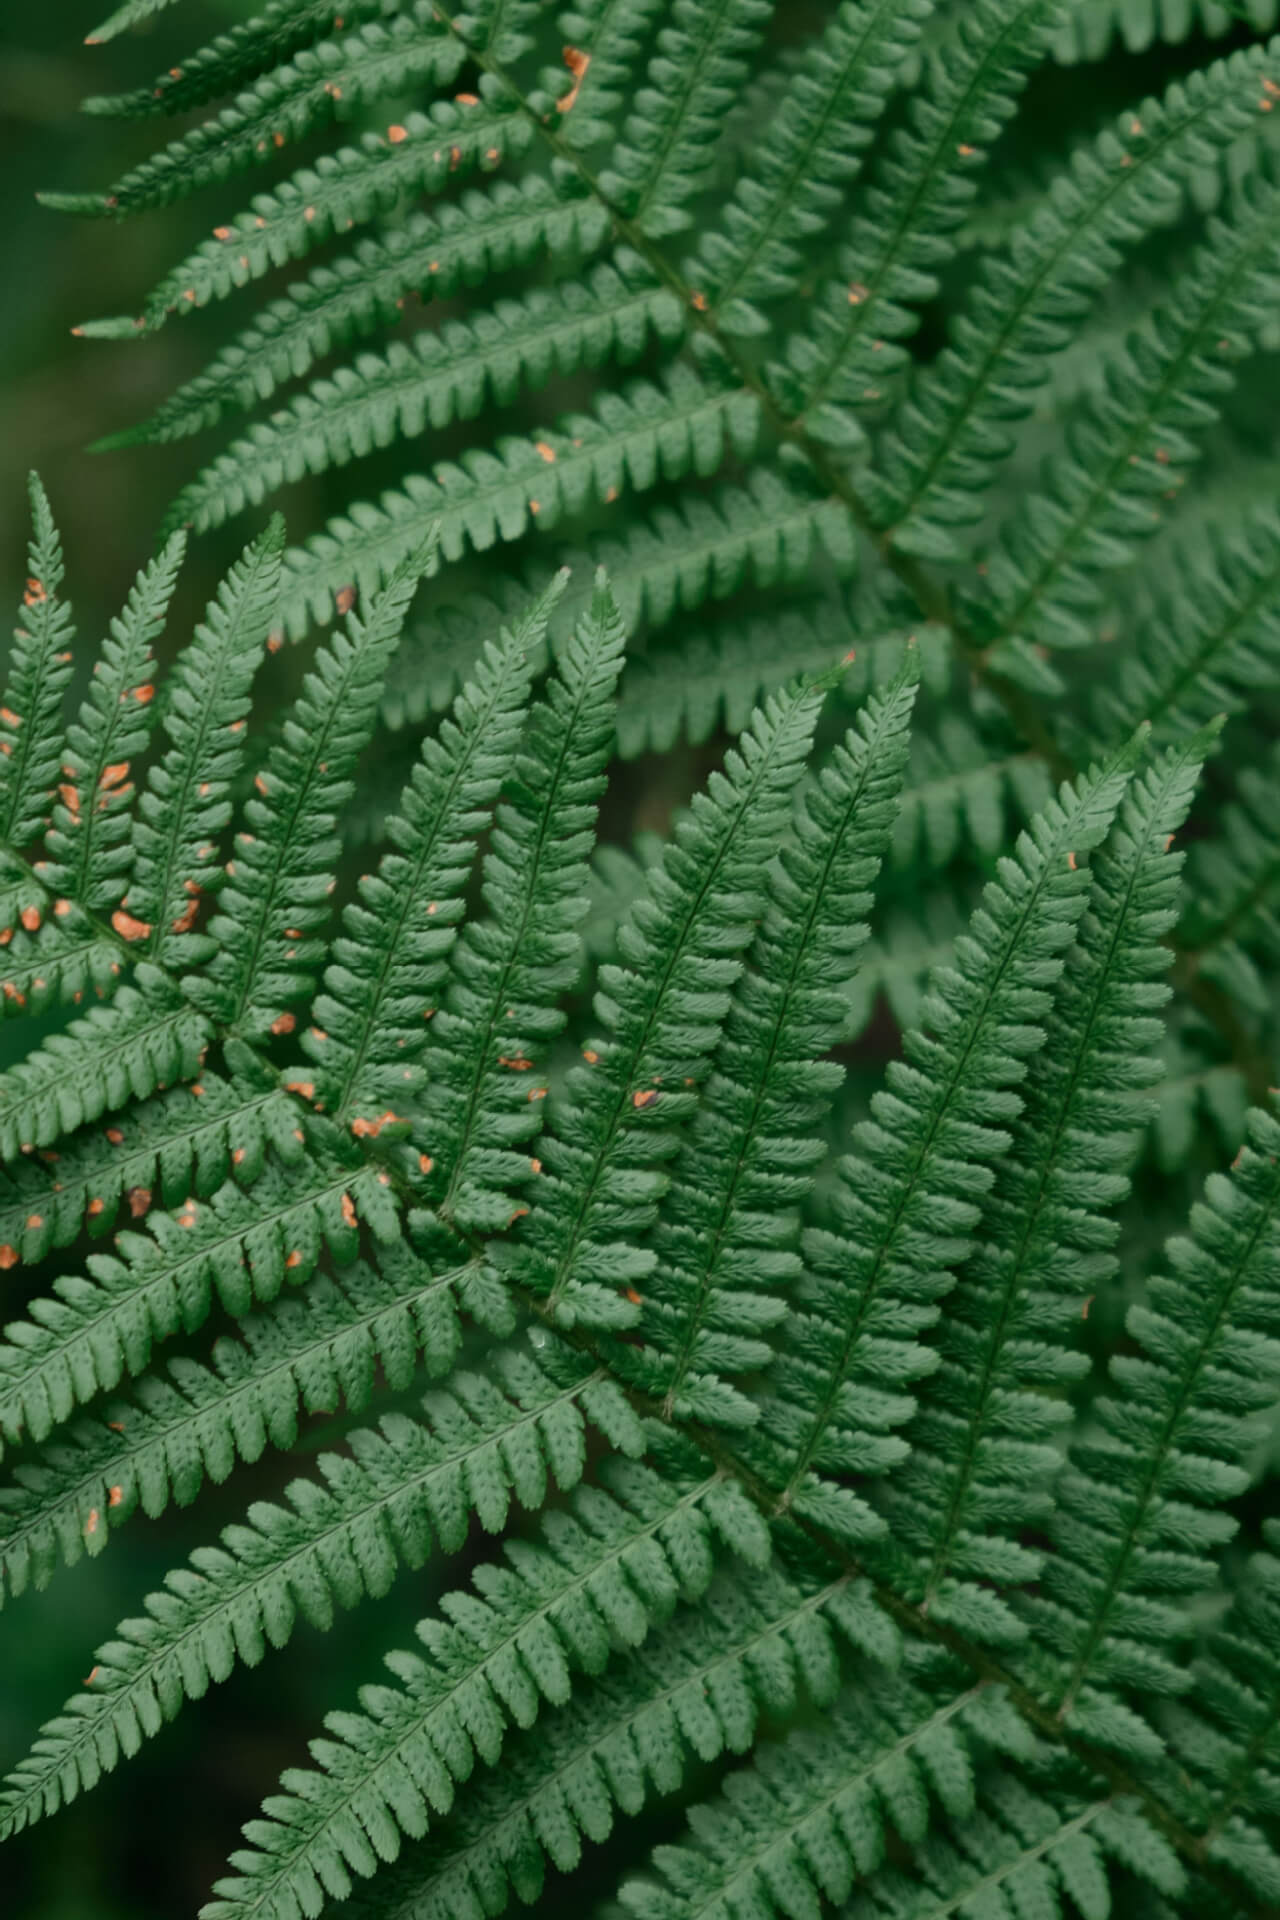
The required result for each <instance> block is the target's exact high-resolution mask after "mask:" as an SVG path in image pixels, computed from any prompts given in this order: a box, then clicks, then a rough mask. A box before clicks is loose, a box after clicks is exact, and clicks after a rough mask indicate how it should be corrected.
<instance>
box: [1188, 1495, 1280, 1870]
mask: <svg viewBox="0 0 1280 1920" xmlns="http://www.w3.org/2000/svg"><path fill="white" fill-rule="evenodd" d="M1264 1531H1265V1534H1266V1538H1267V1540H1268V1543H1269V1544H1270V1545H1271V1546H1272V1547H1273V1548H1274V1547H1276V1546H1280V1537H1278V1532H1280V1530H1278V1529H1277V1527H1276V1523H1275V1521H1274V1520H1271V1521H1268V1522H1266V1523H1265V1527H1264ZM1191 1671H1192V1680H1193V1691H1192V1693H1191V1694H1190V1696H1189V1697H1188V1699H1187V1700H1186V1702H1185V1704H1184V1703H1183V1702H1182V1701H1178V1702H1176V1703H1175V1704H1173V1705H1171V1706H1170V1708H1169V1709H1168V1712H1167V1714H1166V1715H1165V1717H1164V1728H1165V1731H1166V1733H1167V1734H1168V1736H1169V1738H1170V1743H1171V1745H1172V1747H1173V1749H1174V1751H1175V1752H1176V1754H1177V1756H1178V1759H1179V1760H1180V1762H1181V1764H1182V1766H1183V1767H1184V1768H1185V1769H1186V1774H1184V1778H1185V1777H1186V1775H1190V1776H1191V1777H1192V1778H1193V1780H1194V1782H1195V1786H1194V1790H1193V1796H1192V1798H1193V1805H1194V1811H1193V1813H1192V1818H1193V1820H1194V1822H1195V1825H1196V1827H1197V1828H1198V1829H1200V1830H1201V1831H1202V1832H1203V1836H1204V1837H1203V1839H1202V1842H1201V1849H1202V1852H1203V1855H1204V1857H1205V1858H1206V1859H1208V1860H1212V1861H1215V1862H1220V1863H1222V1864H1225V1865H1228V1866H1230V1867H1231V1868H1232V1869H1233V1871H1234V1872H1236V1873H1237V1874H1239V1876H1240V1878H1241V1879H1242V1880H1243V1881H1244V1883H1245V1885H1246V1886H1247V1887H1249V1889H1250V1891H1251V1892H1253V1893H1254V1894H1256V1895H1257V1896H1258V1898H1259V1899H1261V1900H1265V1901H1268V1902H1270V1903H1271V1904H1272V1905H1274V1904H1275V1903H1276V1901H1277V1900H1280V1848H1277V1846H1276V1844H1275V1841H1274V1839H1271V1838H1268V1834H1267V1823H1270V1824H1271V1829H1272V1833H1274V1823H1275V1821H1276V1819H1277V1816H1280V1560H1278V1559H1277V1558H1276V1556H1275V1554H1274V1552H1272V1553H1259V1554H1256V1555H1255V1556H1254V1557H1253V1559H1252V1560H1251V1561H1250V1563H1249V1566H1248V1568H1247V1570H1246V1572H1245V1574H1244V1577H1243V1579H1242V1581H1241V1584H1240V1586H1239V1589H1238V1590H1237V1593H1236V1595H1235V1598H1234V1600H1233V1601H1232V1604H1231V1608H1230V1611H1229V1612H1228V1614H1227V1616H1226V1618H1225V1619H1224V1620H1223V1621H1222V1623H1221V1625H1220V1626H1219V1627H1218V1628H1217V1629H1216V1630H1215V1631H1214V1633H1213V1634H1212V1635H1211V1637H1210V1640H1209V1644H1208V1647H1207V1648H1206V1650H1205V1651H1204V1653H1203V1654H1202V1655H1201V1657H1200V1658H1199V1659H1198V1660H1197V1661H1196V1662H1195V1664H1194V1665H1193V1667H1192V1670H1191ZM1242 1740H1243V1742H1244V1744H1243V1746H1242V1744H1241V1742H1242Z"/></svg>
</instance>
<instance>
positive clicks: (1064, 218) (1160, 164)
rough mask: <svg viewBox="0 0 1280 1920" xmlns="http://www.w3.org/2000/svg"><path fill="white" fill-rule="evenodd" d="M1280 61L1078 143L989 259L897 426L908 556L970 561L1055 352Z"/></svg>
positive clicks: (898, 494)
mask: <svg viewBox="0 0 1280 1920" xmlns="http://www.w3.org/2000/svg"><path fill="white" fill-rule="evenodd" d="M1278 59H1280V49H1277V48H1275V47H1274V46H1268V47H1250V48H1247V49H1245V50H1243V51H1241V52H1239V53H1235V54H1232V55H1231V56H1230V57H1229V58H1228V59H1226V60H1220V61H1215V62H1214V64H1213V65H1212V66H1210V67H1206V68H1204V69H1203V70H1202V71H1200V72H1197V73H1193V74H1191V75H1189V76H1188V78H1187V80H1186V82H1185V84H1184V83H1183V82H1181V81H1175V82H1174V84H1173V85H1172V86H1171V87H1170V89H1169V91H1168V93H1167V94H1166V95H1165V98H1164V99H1163V101H1155V100H1148V101H1145V102H1144V103H1143V104H1142V106H1141V107H1140V108H1138V110H1137V111H1136V112H1134V113H1129V114H1126V115H1125V116H1123V117H1122V119H1121V120H1120V121H1119V122H1118V123H1117V125H1116V126H1115V127H1114V128H1109V129H1108V130H1107V132H1106V133H1104V134H1103V135H1102V137H1101V138H1100V139H1099V140H1098V141H1097V143H1096V144H1095V145H1094V146H1093V147H1092V148H1089V149H1084V150H1081V151H1080V152H1078V153H1077V154H1076V155H1075V157H1074V159H1073V162H1072V164H1071V166H1070V168H1069V169H1068V170H1067V171H1066V172H1064V173H1063V174H1062V175H1060V176H1059V178H1058V180H1057V181H1056V182H1055V186H1054V189H1053V190H1052V192H1051V195H1050V197H1049V200H1048V201H1047V203H1046V204H1045V206H1044V207H1043V208H1042V209H1041V210H1040V211H1039V213H1038V214H1036V215H1034V216H1033V217H1032V219H1031V220H1029V221H1028V222H1027V223H1026V224H1025V226H1023V227H1022V228H1021V229H1020V230H1019V231H1018V232H1017V233H1016V234H1015V236H1014V238H1013V242H1012V245H1011V249H1010V258H1009V259H1008V260H1007V261H1005V260H1003V259H1001V258H999V257H996V258H993V259H992V260H990V261H987V262H984V265H983V270H982V272H981V274H980V277H979V281H978V284H977V286H976V288H975V291H974V294H973V296H972V299H971V301H970V306H969V311H968V313H967V315H966V317H965V322H964V325H963V327H962V329H961V331H960V332H959V334H958V335H957V338H956V341H955V343H954V344H953V345H951V346H950V347H948V348H947V349H946V351H945V352H944V353H943V354H942V356H941V357H940V358H939V360H938V362H937V363H936V365H935V366H933V367H932V368H930V369H928V371H927V372H925V373H922V374H921V376H920V378H919V380H918V381H917V382H916V384H915V387H914V388H913V391H912V393H911V395H910V396H909V398H908V399H907V401H906V402H905V403H904V405H903V407H902V408H901V409H899V411H898V414H897V416H896V418H895V420H894V421H893V423H892V424H891V430H890V433H889V436H888V438H887V439H886V442H885V444H884V445H883V446H882V447H881V449H880V457H879V461H878V471H877V473H876V474H875V476H874V478H873V480H872V483H871V488H870V498H871V505H872V510H873V512H874V515H875V519H876V524H877V525H878V526H879V527H881V528H882V529H884V531H885V534H886V537H888V538H890V539H891V540H892V542H893V543H894V545H895V546H896V547H897V548H898V549H899V550H900V551H902V552H910V553H916V554H922V555H927V556H931V557H934V558H953V557H958V555H959V552H960V549H959V546H958V543H957V541H956V538H955V535H954V534H953V532H952V529H953V528H955V527H961V526H967V525H970V524H971V523H972V522H973V521H974V520H975V519H976V518H977V517H978V515H979V514H980V512H981V508H982V500H983V496H984V494H985V493H986V491H987V490H988V488H989V487H990V485H991V482H992V479H993V476H994V471H995V462H996V461H997V460H998V459H999V458H1000V457H1001V456H1002V455H1003V454H1005V453H1006V452H1007V451H1008V450H1009V447H1010V445H1011V438H1010V433H1009V428H1008V424H1007V423H1009V422H1011V421H1014V420H1017V419H1019V418H1021V417H1023V416H1024V415H1025V413H1026V412H1027V411H1028V409H1029V407H1030V404H1031V401H1032V398H1033V396H1034V394H1035V392H1036V390H1037V388H1038V387H1040V386H1041V385H1042V384H1043V383H1044V380H1045V378H1046V374H1047V361H1048V358H1049V356H1050V355H1051V354H1052V353H1053V352H1055V351H1056V350H1059V349H1060V348H1061V347H1062V346H1064V345H1065V344H1066V342H1067V340H1068V339H1069V338H1070V333H1071V326H1072V324H1073V323H1075V322H1077V321H1078V320H1079V319H1080V318H1081V317H1082V316H1083V314H1084V313H1085V312H1087V311H1088V308H1089V306H1090V304H1091V303H1092V300H1093V299H1094V297H1096V294H1097V292H1098V290H1099V288H1100V287H1101V286H1102V285H1104V284H1105V282H1106V280H1107V278H1108V277H1109V276H1110V275H1111V274H1112V273H1113V272H1114V271H1115V269H1116V267H1117V265H1118V264H1119V261H1120V259H1121V258H1122V252H1123V249H1124V248H1125V247H1126V246H1128V245H1132V244H1133V242H1134V241H1135V240H1137V239H1138V238H1139V237H1140V236H1141V235H1142V234H1143V233H1146V232H1149V231H1150V230H1151V229H1152V228H1153V227H1156V226H1159V225H1161V224H1164V223H1167V222H1168V221H1169V219H1170V218H1171V217H1172V216H1173V215H1174V214H1176V212H1177V208H1178V202H1179V183H1180V181H1182V180H1184V179H1185V178H1186V175H1187V173H1188V171H1189V170H1190V169H1191V168H1192V167H1194V166H1198V165H1203V164H1204V161H1205V159H1206V157H1207V156H1208V155H1209V154H1211V153H1213V152H1215V151H1220V150H1221V149H1222V148H1224V147H1226V146H1227V145H1228V144H1229V143H1230V142H1231V141H1232V140H1235V139H1238V138H1239V137H1240V135H1241V134H1242V133H1244V132H1245V131H1246V130H1247V129H1248V128H1249V127H1250V126H1251V125H1252V124H1253V121H1254V120H1255V118H1256V116H1257V113H1258V102H1259V98H1260V97H1261V98H1262V99H1263V100H1269V98H1270V96H1269V95H1268V94H1266V93H1265V92H1264V93H1262V94H1261V95H1260V91H1259V90H1260V88H1261V86H1262V83H1263V81H1264V79H1266V78H1269V77H1270V68H1271V67H1272V66H1274V65H1276V63H1277V60H1278Z"/></svg>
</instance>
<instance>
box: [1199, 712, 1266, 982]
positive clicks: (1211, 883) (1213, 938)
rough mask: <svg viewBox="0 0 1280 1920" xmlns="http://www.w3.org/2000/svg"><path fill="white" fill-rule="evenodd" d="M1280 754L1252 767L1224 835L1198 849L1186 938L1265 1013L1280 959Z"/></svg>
mask: <svg viewBox="0 0 1280 1920" xmlns="http://www.w3.org/2000/svg"><path fill="white" fill-rule="evenodd" d="M1278 795H1280V753H1277V752H1276V751H1275V750H1273V751H1272V752H1271V753H1270V754H1269V755H1268V756H1267V759H1266V760H1265V761H1264V763H1263V765H1262V766H1260V767H1245V768H1244V769H1243V770H1242V772H1241V773H1240V776H1239V779H1238V780H1237V782H1236V790H1235V795H1234V797H1233V799H1232V801H1231V802H1230V803H1229V804H1228V805H1227V806H1226V807H1225V808H1224V809H1223V813H1222V820H1221V827H1220V832H1219V833H1218V834H1217V836H1216V837H1215V838H1213V839H1212V840H1208V841H1206V842H1205V843H1204V844H1203V846H1201V847H1199V848H1197V851H1196V854H1195V857H1194V860H1193V863H1192V868H1191V902H1190V906H1189V908H1188V912H1187V916H1186V921H1185V925H1184V927H1183V929H1182V938H1183V941H1184V943H1185V945H1186V946H1187V947H1188V949H1189V950H1190V951H1191V952H1193V953H1194V954H1195V955H1196V957H1197V965H1198V967H1199V969H1200V971H1201V972H1203V973H1204V975H1205V976H1206V978H1208V979H1210V980H1216V981H1217V982H1218V983H1219V984H1220V985H1222V986H1223V987H1224V988H1225V989H1226V990H1227V991H1229V992H1231V993H1232V994H1234V995H1236V996H1237V997H1238V998H1239V999H1240V1000H1241V1001H1242V1003H1243V1004H1244V1005H1245V1006H1246V1007H1249V1008H1252V1009H1254V1010H1256V1011H1257V1012H1259V1013H1266V1012H1267V1011H1268V1009H1269V1007H1270V1005H1271V987H1270V985H1269V982H1268V977H1267V975H1268V973H1269V969H1270V967H1271V966H1273V965H1274V964H1275V961H1276V959H1277V957H1280V917H1278V914H1277V908H1278V907H1280V822H1278V821H1277V815H1276V801H1277V796H1278Z"/></svg>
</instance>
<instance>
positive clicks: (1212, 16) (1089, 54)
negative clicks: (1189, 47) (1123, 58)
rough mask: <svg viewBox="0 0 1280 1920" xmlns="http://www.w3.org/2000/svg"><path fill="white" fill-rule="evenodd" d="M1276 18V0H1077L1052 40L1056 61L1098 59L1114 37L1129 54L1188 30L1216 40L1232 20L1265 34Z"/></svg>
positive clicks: (1279, 12) (1177, 39) (1279, 11)
mask: <svg viewBox="0 0 1280 1920" xmlns="http://www.w3.org/2000/svg"><path fill="white" fill-rule="evenodd" d="M1277 17H1280V4H1278V3H1277V0H1080V4H1079V5H1077V6H1076V7H1074V8H1073V9H1072V11H1071V14H1070V16H1069V17H1068V19H1067V20H1066V21H1064V23H1063V25H1062V28H1061V31H1060V32H1059V34H1058V36H1057V39H1056V40H1055V42H1054V48H1053V54H1054V58H1055V60H1060V61H1062V62H1063V64H1064V65H1066V66H1074V65H1075V64H1076V63H1077V62H1078V61H1083V60H1101V59H1103V58H1104V57H1105V55H1106V54H1107V53H1108V52H1109V51H1110V49H1111V47H1112V45H1113V43H1114V42H1115V40H1116V39H1117V38H1119V39H1120V40H1122V41H1123V43H1124V46H1125V50H1126V51H1127V52H1129V53H1145V52H1146V51H1147V49H1148V48H1150V47H1152V46H1155V45H1156V44H1157V43H1158V42H1167V43H1168V44H1169V45H1171V46H1178V45H1180V44H1181V43H1182V42H1183V41H1184V40H1186V39H1187V38H1188V37H1189V36H1190V35H1191V34H1193V33H1203V34H1206V35H1211V36H1212V37H1213V38H1215V39H1219V38H1221V37H1222V35H1223V34H1226V33H1230V32H1231V30H1232V27H1233V26H1234V25H1235V23H1236V22H1237V21H1240V20H1244V21H1245V22H1247V24H1248V25H1250V26H1253V27H1256V28H1257V30H1258V31H1259V32H1260V33H1265V32H1267V31H1268V30H1269V29H1271V28H1272V27H1274V26H1275V24H1276V20H1277Z"/></svg>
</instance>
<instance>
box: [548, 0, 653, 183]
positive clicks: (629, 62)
mask: <svg viewBox="0 0 1280 1920" xmlns="http://www.w3.org/2000/svg"><path fill="white" fill-rule="evenodd" d="M661 10H662V0H576V4H575V5H574V6H573V7H572V9H571V11H569V12H567V13H562V14H561V15H560V16H559V21H558V24H559V28H560V31H561V33H562V34H563V35H564V39H565V42H566V45H565V49H564V63H565V66H566V67H567V68H568V69H569V76H570V79H571V81H572V83H573V84H572V85H571V86H570V88H569V90H568V92H567V93H562V94H561V95H560V97H559V98H558V99H557V101H556V111H557V113H558V114H559V115H560V126H559V133H560V138H561V139H562V140H563V141H564V142H565V144H566V146H569V147H572V148H575V149H577V150H579V151H581V152H586V151H588V150H589V149H590V148H592V147H598V146H600V145H601V143H602V142H603V141H605V140H608V139H609V138H611V136H612V134H613V132H614V121H615V118H616V116H617V114H618V112H619V111H620V109H621V108H623V107H625V106H626V104H627V102H628V101H629V100H630V99H631V98H632V96H633V94H634V92H635V89H636V76H637V73H638V70H639V66H640V62H641V59H642V57H643V53H644V49H645V46H646V44H647V42H648V40H649V37H650V35H651V34H652V32H653V29H654V24H655V22H656V20H657V18H658V16H659V14H660V13H661Z"/></svg>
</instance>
